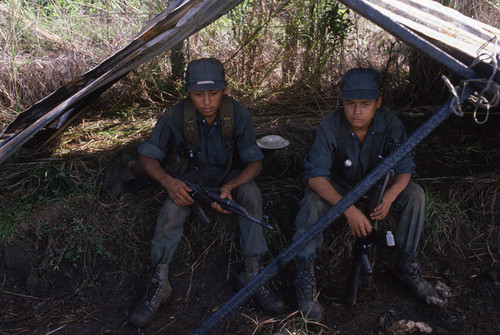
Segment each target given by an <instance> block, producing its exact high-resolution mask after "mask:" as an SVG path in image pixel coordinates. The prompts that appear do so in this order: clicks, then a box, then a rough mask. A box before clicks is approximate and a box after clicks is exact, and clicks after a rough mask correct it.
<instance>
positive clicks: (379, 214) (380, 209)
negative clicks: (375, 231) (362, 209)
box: [370, 198, 392, 220]
mask: <svg viewBox="0 0 500 335" xmlns="http://www.w3.org/2000/svg"><path fill="white" fill-rule="evenodd" d="M391 205H392V203H391V202H389V201H387V200H385V199H384V198H382V201H381V202H380V204H379V205H378V206H377V207H375V209H374V210H373V212H372V213H371V214H370V218H371V219H372V220H383V219H384V218H385V217H386V216H387V214H388V213H389V210H390V209H391Z"/></svg>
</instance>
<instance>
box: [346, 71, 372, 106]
mask: <svg viewBox="0 0 500 335" xmlns="http://www.w3.org/2000/svg"><path fill="white" fill-rule="evenodd" d="M379 95H380V80H379V76H378V73H377V71H375V70H374V69H371V68H355V69H350V70H349V71H347V72H346V73H345V74H344V75H343V76H342V91H341V92H340V99H353V100H357V99H366V100H377V98H378V97H379Z"/></svg>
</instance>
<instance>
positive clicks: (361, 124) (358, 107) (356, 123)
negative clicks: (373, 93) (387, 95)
mask: <svg viewBox="0 0 500 335" xmlns="http://www.w3.org/2000/svg"><path fill="white" fill-rule="evenodd" d="M381 104H382V98H381V97H378V99H377V100H364V99H359V100H358V99H353V100H349V99H345V100H343V105H344V112H345V116H346V118H347V121H349V124H350V125H351V127H352V129H353V130H368V128H369V127H370V124H371V123H372V120H373V117H374V116H375V111H376V110H377V108H379V107H380V105H381Z"/></svg>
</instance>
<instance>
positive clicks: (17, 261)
mask: <svg viewBox="0 0 500 335" xmlns="http://www.w3.org/2000/svg"><path fill="white" fill-rule="evenodd" d="M450 129H451V128H444V127H441V130H445V131H447V132H449V131H450ZM451 130H452V129H451ZM481 131H482V130H481V129H479V130H478V133H479V132H481ZM442 133H443V132H440V131H439V130H438V131H437V132H436V135H435V136H434V137H433V138H430V139H429V140H427V141H426V146H422V147H421V148H422V149H421V150H420V151H419V152H417V158H418V159H419V161H418V162H417V164H418V165H419V166H420V167H421V168H420V171H422V172H421V176H429V177H433V176H434V175H433V174H432V173H434V174H436V173H439V175H440V176H459V175H460V172H462V173H464V174H466V175H472V173H473V172H474V171H476V170H474V169H475V166H474V164H478V163H481V164H482V166H481V168H482V169H484V170H487V171H490V172H491V170H492V169H491V167H492V166H493V167H494V168H495V167H496V169H497V168H498V146H495V147H493V148H491V150H489V149H488V148H484V147H483V148H479V149H478V150H476V149H475V147H474V145H475V142H474V143H472V140H471V143H469V148H470V149H471V151H468V152H463V153H460V152H458V153H455V154H456V156H454V157H456V158H454V157H452V156H450V157H447V156H443V155H440V154H439V152H442V151H443V148H444V151H446V152H450V150H453V149H454V148H456V149H457V150H458V148H463V146H455V147H450V146H449V145H447V144H446V141H445V140H450V139H452V138H462V139H464V140H466V139H469V138H472V139H477V138H478V137H477V136H475V137H474V136H470V135H467V136H468V137H466V136H462V137H460V136H459V134H452V136H449V134H448V133H446V134H445V135H443V134H442ZM492 133H493V134H494V135H493V136H496V142H495V143H498V139H499V138H500V137H499V136H498V134H497V132H496V131H494V132H492ZM490 134H491V133H490ZM310 140H312V137H311V138H310V139H309V141H310ZM482 143H489V142H486V141H485V142H482ZM440 146H441V151H438V148H439V147H440ZM486 149H487V150H486ZM495 150H496V151H495ZM304 151H307V150H305V149H304ZM470 152H472V153H473V154H474V155H473V156H468V155H469V153H470ZM484 153H486V154H484ZM483 154H484V155H485V156H484V155H483ZM275 155H278V153H276V154H275ZM433 155H434V156H436V157H438V158H439V159H438V160H437V161H435V160H431V159H429V160H426V157H431V156H432V157H434V156H433ZM481 155H483V156H484V158H483V157H482V156H481ZM298 156H300V158H297V157H298ZM294 157H295V158H294ZM302 157H303V154H302V153H301V154H300V155H296V156H294V155H292V154H290V155H289V156H283V157H281V156H280V157H274V158H275V160H274V161H272V163H271V165H269V166H265V169H264V171H267V170H272V169H274V170H273V171H270V172H269V174H268V176H267V177H266V176H265V175H264V176H262V177H261V179H260V181H259V182H260V186H261V189H262V191H263V194H264V197H265V212H266V214H268V215H269V216H270V218H271V220H272V224H273V225H275V226H276V227H277V228H278V229H277V232H276V233H273V234H272V235H270V241H271V243H272V248H271V249H272V254H271V255H269V256H268V259H267V260H269V259H270V258H271V257H272V256H277V254H278V253H279V252H281V251H282V250H284V249H285V248H286V247H287V246H288V245H289V244H290V243H291V240H292V236H291V235H292V233H293V225H294V223H293V220H294V217H295V213H296V212H295V211H296V204H297V202H298V201H299V200H300V197H301V195H302V191H303V185H301V183H300V182H298V181H297V180H300V176H298V175H297V173H296V172H295V171H289V168H290V166H292V165H295V166H300V165H301V162H302ZM291 159H295V161H291ZM460 159H462V160H465V159H469V161H463V162H461V161H460ZM495 161H496V163H495ZM449 162H453V164H451V165H450V164H449ZM485 162H486V163H485ZM266 164H270V163H266ZM464 167H469V168H468V169H466V168H464ZM480 172H481V173H483V172H484V171H483V170H481V171H480ZM270 176H272V177H270ZM492 176H493V177H492V178H494V180H496V184H495V185H498V177H495V175H494V174H493V175H492ZM497 176H498V174H497ZM272 178H275V179H272ZM276 178H282V180H283V181H284V182H283V183H277V180H276ZM287 178H288V179H287ZM292 180H293V181H294V182H290V181H292ZM444 180H445V183H444V186H443V188H444V189H443V191H442V192H443V193H444V194H447V193H448V192H449V194H450V197H451V196H452V195H453V192H461V190H458V191H457V190H455V191H453V187H454V185H453V183H452V182H451V183H450V182H446V181H447V180H448V179H444ZM452 181H453V179H452ZM284 185H287V186H286V187H287V188H286V189H285V187H284ZM483 189H484V187H483ZM452 191H453V192H452ZM155 192H157V191H155ZM492 192H494V193H491V192H490V193H487V194H485V195H484V198H482V199H481V201H482V202H479V203H478V204H476V205H475V207H474V208H471V210H470V213H469V214H470V215H469V218H471V220H470V221H464V222H459V223H457V224H460V225H462V226H463V227H477V229H478V230H477V234H476V236H475V237H471V238H469V239H468V240H467V238H468V237H467V236H468V235H465V236H461V235H460V234H461V232H465V231H466V230H465V228H464V229H462V230H458V231H457V233H456V234H455V235H450V236H449V237H448V238H449V239H450V241H451V242H456V244H454V243H451V242H450V241H449V242H448V243H445V244H444V245H442V246H439V248H437V247H436V246H434V245H432V246H431V245H430V244H429V245H427V246H426V247H425V248H424V250H423V253H422V255H421V257H420V261H421V264H422V272H423V275H424V276H425V277H426V278H427V279H428V280H429V281H431V282H432V283H434V284H436V283H437V282H438V281H439V282H442V283H444V284H445V285H446V286H448V287H449V288H450V290H451V296H450V297H449V298H448V299H447V302H446V304H445V305H444V306H442V307H436V306H427V305H424V304H422V303H421V302H419V301H417V300H416V299H415V298H414V297H413V296H412V295H411V294H409V292H408V291H407V290H406V288H405V287H404V286H402V285H401V284H400V283H399V282H398V281H397V280H396V279H395V278H394V276H393V273H392V264H393V259H394V250H391V249H383V250H382V249H381V250H377V258H376V263H375V267H374V272H373V276H372V277H371V278H370V279H368V278H362V280H361V285H360V288H359V293H358V301H357V304H356V305H355V306H348V305H346V304H344V303H343V301H342V299H341V297H342V296H343V289H344V287H345V284H346V283H345V281H346V276H347V273H348V271H349V262H350V259H349V258H348V257H347V256H346V255H348V254H349V250H348V249H347V248H348V246H346V247H344V244H341V246H340V247H339V246H336V247H335V246H334V245H333V244H334V242H335V241H329V243H325V246H324V248H323V249H322V250H321V252H320V258H319V259H318V261H317V263H316V274H317V278H318V282H319V285H318V287H319V289H320V292H321V295H320V297H319V299H320V301H321V303H322V304H323V305H324V307H325V316H324V320H323V322H322V324H321V325H315V324H313V323H307V324H306V323H305V321H304V319H303V318H301V317H300V315H298V314H297V313H295V312H296V307H297V306H296V300H295V299H296V298H295V288H294V286H293V278H294V273H295V266H294V264H287V265H286V266H285V267H284V268H283V269H282V270H281V271H280V272H279V273H278V275H277V276H276V277H275V278H273V280H272V282H271V283H270V287H271V288H272V289H273V290H275V291H276V292H278V293H279V295H280V296H281V297H282V299H283V300H284V302H285V304H286V309H285V310H284V311H283V312H282V313H281V314H279V315H266V314H264V313H262V312H260V311H259V310H257V309H255V308H254V307H253V306H252V305H251V304H250V303H246V304H244V305H243V306H241V307H240V308H239V309H238V310H237V311H234V313H233V314H231V315H230V316H229V317H228V318H227V319H225V320H224V321H223V322H222V323H221V324H220V326H219V327H218V328H217V329H216V330H215V331H214V334H244V335H247V334H248V335H250V334H252V335H253V334H404V333H413V334H419V333H425V332H427V331H429V332H431V333H433V334H499V333H500V322H499V320H500V263H499V260H500V252H499V250H498V247H497V246H498V242H496V243H495V245H494V246H493V247H492V246H491V245H490V244H489V241H496V239H497V238H498V236H494V234H498V213H495V212H492V213H490V212H488V211H486V210H484V208H482V207H481V206H484V204H485V203H488V199H486V198H488V197H494V198H495V197H496V199H497V198H498V192H497V189H494V190H493V191H492ZM495 192H496V193H495ZM462 193H466V192H462ZM150 195H151V193H149V195H145V194H142V195H141V194H139V195H136V198H130V200H129V201H128V202H130V203H136V206H137V209H136V210H133V208H132V209H131V208H129V209H128V212H124V213H126V215H128V216H134V218H132V220H131V221H134V220H135V219H136V217H135V215H136V216H137V217H140V216H141V215H142V216H144V215H147V217H148V220H149V219H151V220H152V219H153V218H154V217H156V213H155V212H154V211H155V210H156V211H158V210H159V208H160V206H161V201H157V202H155V203H154V204H153V205H152V204H149V205H148V206H146V207H144V206H142V202H141V201H142V198H141V197H143V198H145V197H147V196H150ZM155 197H156V196H155ZM284 197H285V199H284ZM490 203H491V201H490ZM463 206H465V207H467V206H469V205H468V204H464V205H463ZM469 207H470V206H469ZM457 208H459V206H457ZM491 208H492V209H495V208H498V205H495V206H493V205H492V206H491ZM485 216H488V218H487V220H485V221H487V222H489V224H490V225H492V226H491V227H489V228H488V227H486V226H483V227H481V226H479V225H477V226H476V225H475V222H473V221H472V219H474V220H476V219H477V220H478V222H479V220H480V219H481V217H485ZM148 220H144V221H148ZM452 224H453V221H452ZM495 225H496V226H495ZM145 226H146V225H143V227H142V228H141V229H142V235H141V236H140V239H141V241H143V242H141V243H142V244H138V248H139V249H140V250H139V251H137V252H135V253H131V254H134V255H136V256H133V257H135V258H134V259H133V260H134V262H131V263H130V264H123V262H122V261H120V259H117V260H115V261H105V260H102V261H97V262H96V263H92V266H91V267H85V266H82V265H80V266H79V267H78V269H76V270H75V269H74V268H73V269H71V266H72V265H71V264H66V263H64V262H62V263H61V264H60V266H59V267H57V268H55V267H54V266H52V267H51V268H52V271H51V272H50V273H47V272H43V271H37V270H39V269H38V268H37V266H39V264H37V262H36V260H37V259H39V258H40V255H41V254H43V253H44V251H45V249H39V248H38V247H39V246H38V243H39V242H40V241H37V240H34V239H30V238H29V237H28V236H25V237H23V238H20V239H19V240H18V241H17V243H16V244H15V245H8V246H5V247H3V248H2V249H0V259H1V260H2V261H1V263H0V311H1V314H0V334H131V335H132V334H173V335H176V334H179V335H181V334H190V333H192V332H193V331H195V330H196V329H197V328H198V327H200V326H201V325H202V324H203V322H204V321H205V320H206V319H207V318H208V317H209V316H210V315H212V314H213V313H215V312H216V311H217V310H218V309H219V308H220V307H221V306H222V305H223V304H224V303H225V302H226V301H228V299H230V298H231V296H233V294H235V293H236V290H235V288H234V282H235V278H236V274H237V273H238V272H239V270H240V269H241V260H240V256H239V252H238V251H237V248H238V246H237V242H236V241H235V242H228V241H229V240H230V239H228V238H227V236H225V237H224V234H226V235H227V234H228V232H227V230H231V229H230V228H227V229H222V230H220V231H216V232H215V234H214V232H212V234H213V235H215V236H222V237H221V238H220V240H216V239H214V240H213V241H214V243H215V244H217V245H213V244H211V243H212V241H204V242H203V243H198V242H196V241H197V240H195V239H190V238H188V237H189V236H194V235H196V234H198V233H199V232H200V231H197V230H194V229H191V228H186V230H187V231H186V232H185V235H186V236H188V237H186V238H185V239H183V241H182V242H181V245H180V246H179V249H178V251H177V254H176V256H175V258H174V261H173V263H172V264H171V270H170V277H171V283H172V286H173V288H174V294H173V296H172V298H171V299H170V300H169V301H168V302H167V303H166V304H165V305H163V306H162V307H161V308H160V310H159V311H158V315H157V317H156V318H155V319H154V321H153V323H152V324H151V325H150V326H148V327H146V328H144V329H136V328H134V327H132V326H130V325H129V324H128V315H129V313H130V311H131V310H132V309H133V307H134V305H135V303H137V302H138V300H140V299H141V297H142V296H143V294H144V291H145V287H146V282H147V280H146V278H147V277H146V272H147V263H148V259H149V258H148V250H149V239H150V238H151V237H152V228H151V227H149V228H146V227H145ZM229 226H230V225H228V227H229ZM219 227H220V226H219ZM233 227H235V225H233ZM207 229H208V228H207ZM207 229H205V231H201V233H207ZM328 229H329V230H328V233H329V234H331V235H341V229H340V228H338V227H330V228H328ZM208 230H209V229H208ZM223 230H225V231H223ZM233 230H234V231H230V232H229V235H230V234H233V233H234V232H235V231H236V228H235V229H233ZM123 231H124V230H123ZM190 234H191V235H190ZM488 234H490V235H491V234H493V235H491V236H490V235H488ZM207 235H208V236H210V234H207ZM213 235H212V236H213ZM122 238H123V240H124V241H134V240H133V239H131V238H130V239H125V237H124V236H123V235H121V236H120V235H117V236H115V239H117V240H120V239H122ZM217 238H219V237H217ZM476 238H477V240H476ZM454 240H456V241H454ZM49 242H50V241H49ZM341 242H344V241H341ZM421 244H422V243H421ZM458 245H460V246H461V247H460V248H457V246H458ZM37 246H38V247H37ZM133 247H137V245H136V246H132V245H131V246H130V247H127V246H121V249H120V250H112V252H113V253H115V254H116V253H118V255H120V252H121V253H123V254H124V258H127V259H132V258H133V257H132V256H130V255H129V254H127V255H126V257H125V253H126V251H127V248H133ZM37 248H38V249H37ZM495 248H496V249H495ZM47 250H48V245H47ZM82 263H83V264H89V263H86V262H82ZM82 263H80V264H82ZM135 264H143V265H140V266H137V265H135ZM70 270H73V271H72V272H71V271H70ZM69 273H71V275H68V274H69ZM294 313H295V314H294Z"/></svg>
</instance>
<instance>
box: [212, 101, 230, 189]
mask: <svg viewBox="0 0 500 335" xmlns="http://www.w3.org/2000/svg"><path fill="white" fill-rule="evenodd" d="M219 112H220V119H221V123H222V124H221V131H222V140H223V141H224V142H225V143H226V150H227V165H226V170H225V171H224V174H223V175H222V176H221V177H220V178H219V180H217V183H216V184H215V185H216V186H219V184H220V183H221V182H222V179H224V177H225V176H226V175H227V173H228V172H229V170H231V166H232V165H233V156H234V109H233V101H232V100H231V98H230V97H229V96H228V95H227V94H224V96H223V97H222V102H221V105H220V108H219Z"/></svg>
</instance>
